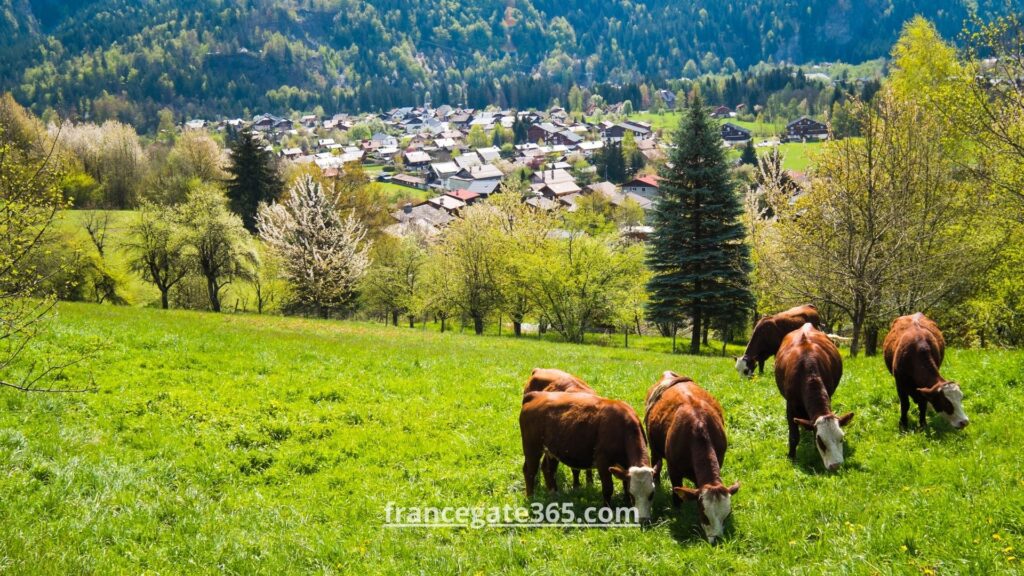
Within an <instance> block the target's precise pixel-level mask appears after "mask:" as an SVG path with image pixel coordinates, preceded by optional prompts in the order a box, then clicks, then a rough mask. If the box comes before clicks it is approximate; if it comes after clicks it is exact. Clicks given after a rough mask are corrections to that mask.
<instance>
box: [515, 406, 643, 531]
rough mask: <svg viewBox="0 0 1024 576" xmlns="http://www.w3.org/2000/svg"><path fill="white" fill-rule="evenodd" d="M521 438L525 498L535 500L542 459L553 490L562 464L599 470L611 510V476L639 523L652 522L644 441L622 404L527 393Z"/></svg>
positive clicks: (637, 422)
mask: <svg viewBox="0 0 1024 576" xmlns="http://www.w3.org/2000/svg"><path fill="white" fill-rule="evenodd" d="M519 431H520V434H521V435H522V439H523V457H524V461H523V475H524V476H525V479H526V495H527V496H528V497H529V496H533V486H534V481H535V480H536V477H537V468H538V467H539V465H540V462H541V456H543V455H550V456H553V458H551V459H550V460H546V461H545V466H544V468H543V471H544V483H545V484H546V485H547V488H548V490H549V491H552V492H553V491H555V490H556V489H557V486H556V484H555V471H556V469H557V467H558V463H559V462H562V463H563V464H566V465H567V466H570V467H572V468H580V469H587V468H597V475H598V477H599V478H600V479H601V492H602V495H603V496H604V503H605V505H608V506H610V505H611V500H612V493H613V492H614V487H613V484H612V476H613V475H614V476H616V477H618V478H619V479H621V480H622V484H623V488H624V489H625V492H626V494H627V496H628V497H629V499H630V502H631V503H632V505H633V506H635V507H636V509H637V515H638V517H639V519H640V521H641V522H649V521H650V519H651V502H652V501H653V500H654V469H652V468H651V463H650V460H649V459H648V458H647V440H646V438H645V436H644V431H643V428H641V427H640V419H639V418H637V415H636V412H635V411H634V410H633V408H632V407H630V405H629V404H626V403H625V402H620V401H618V400H609V399H607V398H601V397H600V396H595V395H592V394H574V393H569V392H527V393H526V394H524V395H523V407H522V410H521V411H520V413H519Z"/></svg>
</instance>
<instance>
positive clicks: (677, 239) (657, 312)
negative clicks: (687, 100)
mask: <svg viewBox="0 0 1024 576" xmlns="http://www.w3.org/2000/svg"><path fill="white" fill-rule="evenodd" d="M716 124H717V123H713V122H712V120H711V119H710V117H709V116H708V112H707V110H706V109H705V108H704V106H703V104H702V103H701V101H700V99H699V98H697V99H696V100H695V101H694V102H693V104H692V105H691V106H690V108H689V110H688V111H687V112H686V113H685V114H684V115H683V117H682V119H681V120H680V123H679V128H678V130H677V132H676V133H675V144H676V145H675V148H673V149H672V152H671V154H670V157H669V161H668V162H667V163H666V165H665V166H664V167H662V168H661V171H660V176H661V184H660V188H661V195H660V197H659V198H658V201H657V203H656V207H655V211H654V215H653V221H652V224H653V225H654V232H653V234H652V235H651V241H650V244H649V247H648V254H647V263H648V265H649V266H650V269H651V272H652V277H651V280H650V282H648V284H647V289H648V291H649V292H650V294H651V297H650V301H649V303H648V306H647V314H648V317H649V318H650V319H651V321H653V322H655V323H658V324H661V325H668V326H673V327H675V326H679V325H681V324H683V323H684V322H685V321H687V320H688V321H689V322H690V327H691V330H692V332H691V334H692V336H691V340H690V352H691V353H693V354H696V353H699V352H700V342H701V333H702V331H703V327H704V326H706V325H708V323H712V322H714V321H715V320H716V319H720V318H723V317H730V316H733V315H734V314H735V312H736V310H750V309H751V308H752V307H753V304H754V297H753V295H752V294H751V292H750V288H749V286H750V281H749V274H750V271H751V264H750V248H749V246H747V244H746V242H745V241H744V238H745V230H744V228H743V224H742V223H741V221H740V216H741V215H742V213H743V207H742V202H741V200H740V196H739V193H738V192H737V191H736V190H735V188H734V186H733V182H732V178H731V175H730V173H729V166H728V163H727V161H726V157H725V152H724V151H723V149H722V138H721V135H720V133H719V129H718V126H717V125H716Z"/></svg>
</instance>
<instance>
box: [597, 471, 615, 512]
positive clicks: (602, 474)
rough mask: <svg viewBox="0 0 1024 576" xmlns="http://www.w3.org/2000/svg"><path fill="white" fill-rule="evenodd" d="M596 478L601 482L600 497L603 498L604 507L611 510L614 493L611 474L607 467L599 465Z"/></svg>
mask: <svg viewBox="0 0 1024 576" xmlns="http://www.w3.org/2000/svg"><path fill="white" fill-rule="evenodd" d="M597 477H598V478H600V480H601V496H603V497H604V505H605V506H607V507H609V508H611V506H612V494H614V493H615V483H614V481H613V479H612V473H611V472H610V471H609V470H608V466H603V465H599V466H598V467H597Z"/></svg>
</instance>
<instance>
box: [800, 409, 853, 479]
mask: <svg viewBox="0 0 1024 576" xmlns="http://www.w3.org/2000/svg"><path fill="white" fill-rule="evenodd" d="M850 420H853V412H848V413H846V414H843V415H842V416H836V415H835V414H827V415H825V416H820V417H819V418H818V419H817V420H815V421H814V422H811V421H810V420H804V419H803V418H793V421H794V422H796V423H797V424H799V425H801V426H803V427H804V428H807V429H808V430H813V431H814V446H815V447H817V449H818V454H821V461H822V462H824V463H825V468H828V469H829V470H830V471H834V470H837V469H839V467H840V466H842V465H843V437H844V436H845V434H843V426H846V425H847V424H849V423H850Z"/></svg>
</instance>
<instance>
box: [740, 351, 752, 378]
mask: <svg viewBox="0 0 1024 576" xmlns="http://www.w3.org/2000/svg"><path fill="white" fill-rule="evenodd" d="M754 365H755V362H753V361H751V360H750V358H747V357H746V356H740V357H739V358H737V359H736V372H739V375H740V376H743V377H745V378H750V377H751V376H753V375H754Z"/></svg>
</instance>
